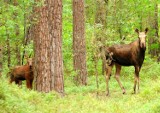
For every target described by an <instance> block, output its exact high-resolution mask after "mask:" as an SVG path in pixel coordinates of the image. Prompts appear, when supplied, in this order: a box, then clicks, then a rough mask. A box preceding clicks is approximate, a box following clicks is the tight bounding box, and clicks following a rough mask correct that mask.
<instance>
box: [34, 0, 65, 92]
mask: <svg viewBox="0 0 160 113" xmlns="http://www.w3.org/2000/svg"><path fill="white" fill-rule="evenodd" d="M35 12H37V13H38V14H39V15H38V20H39V21H38V23H37V24H36V25H35V28H34V31H35V32H34V33H35V34H34V47H35V49H34V51H35V59H34V67H35V69H34V74H35V88H36V90H37V91H40V92H50V91H52V90H55V91H57V92H59V93H64V83H63V62H62V0H45V2H44V5H43V6H40V7H37V8H35Z"/></svg>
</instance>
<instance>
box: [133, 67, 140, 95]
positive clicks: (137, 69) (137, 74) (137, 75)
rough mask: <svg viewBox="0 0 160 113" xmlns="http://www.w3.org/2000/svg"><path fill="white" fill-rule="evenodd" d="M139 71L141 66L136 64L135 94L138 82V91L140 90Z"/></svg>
mask: <svg viewBox="0 0 160 113" xmlns="http://www.w3.org/2000/svg"><path fill="white" fill-rule="evenodd" d="M139 71H140V67H139V66H135V78H134V88H133V89H134V94H136V85H137V83H138V91H139Z"/></svg>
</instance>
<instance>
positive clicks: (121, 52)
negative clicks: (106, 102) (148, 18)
mask: <svg viewBox="0 0 160 113" xmlns="http://www.w3.org/2000/svg"><path fill="white" fill-rule="evenodd" d="M135 32H136V33H137V34H138V39H137V40H135V41H134V42H131V43H130V44H123V45H113V46H111V47H107V48H106V52H105V55H106V60H107V59H108V55H109V54H110V53H113V54H112V55H110V56H109V57H112V63H111V64H109V65H108V66H107V68H106V91H107V92H106V95H109V86H108V82H109V79H110V75H111V71H112V68H113V66H114V65H115V67H116V73H115V78H116V80H117V82H118V84H119V86H120V87H121V89H122V92H123V94H125V92H126V91H125V89H124V87H123V86H122V84H121V82H120V79H119V76H120V71H121V66H134V67H135V80H134V93H136V85H137V83H138V91H139V72H140V69H141V66H142V64H143V61H144V57H145V50H146V33H147V32H148V28H146V29H145V31H144V32H140V31H139V30H138V29H136V30H135Z"/></svg>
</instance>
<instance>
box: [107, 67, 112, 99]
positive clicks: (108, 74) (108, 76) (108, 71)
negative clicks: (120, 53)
mask: <svg viewBox="0 0 160 113" xmlns="http://www.w3.org/2000/svg"><path fill="white" fill-rule="evenodd" d="M112 67H113V65H111V66H106V96H109V86H108V85H109V84H108V82H109V79H110V76H111V71H112Z"/></svg>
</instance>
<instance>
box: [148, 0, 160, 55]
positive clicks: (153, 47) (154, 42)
mask: <svg viewBox="0 0 160 113" xmlns="http://www.w3.org/2000/svg"><path fill="white" fill-rule="evenodd" d="M149 18H150V21H149V22H150V26H151V29H154V32H153V33H152V34H150V35H151V36H150V38H149V47H150V48H149V53H150V54H151V56H152V57H154V56H158V57H160V56H159V53H160V50H159V49H160V48H159V42H158V38H159V36H158V30H159V29H158V4H157V3H155V6H154V16H153V18H151V17H149Z"/></svg>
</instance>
